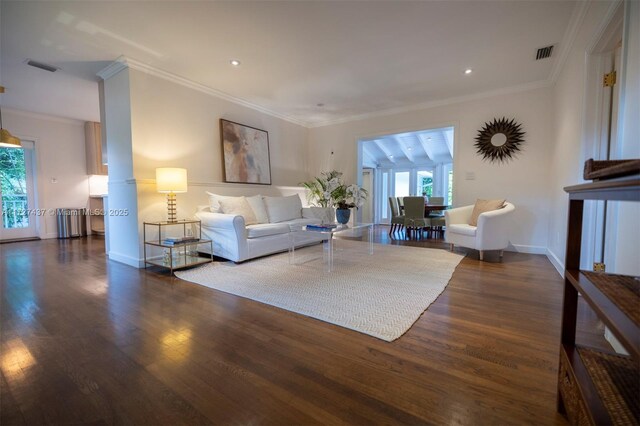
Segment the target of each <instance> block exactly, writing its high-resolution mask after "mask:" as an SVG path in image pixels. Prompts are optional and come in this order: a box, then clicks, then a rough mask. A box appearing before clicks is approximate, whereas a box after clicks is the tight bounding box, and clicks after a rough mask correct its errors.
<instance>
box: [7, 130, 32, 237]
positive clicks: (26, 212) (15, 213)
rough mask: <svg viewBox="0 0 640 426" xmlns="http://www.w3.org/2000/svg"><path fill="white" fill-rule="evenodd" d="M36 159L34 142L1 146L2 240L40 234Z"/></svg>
mask: <svg viewBox="0 0 640 426" xmlns="http://www.w3.org/2000/svg"><path fill="white" fill-rule="evenodd" d="M33 162H34V143H33V142H30V141H22V147H20V148H1V147H0V205H1V207H2V214H1V215H0V241H3V240H13V239H22V238H34V237H36V236H37V231H36V215H35V214H34V213H35V212H36V211H37V210H36V205H35V191H34V176H33Z"/></svg>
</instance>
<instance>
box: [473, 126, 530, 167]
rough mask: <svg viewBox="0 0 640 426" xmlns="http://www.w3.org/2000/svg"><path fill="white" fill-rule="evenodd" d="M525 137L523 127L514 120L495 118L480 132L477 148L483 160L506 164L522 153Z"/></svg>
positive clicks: (477, 138)
mask: <svg viewBox="0 0 640 426" xmlns="http://www.w3.org/2000/svg"><path fill="white" fill-rule="evenodd" d="M523 136H524V132H523V131H522V126H521V125H520V124H518V123H516V122H515V120H514V119H512V120H507V119H506V118H505V117H502V119H500V120H498V119H497V118H494V119H493V121H492V122H490V123H484V127H483V128H482V129H480V130H479V131H478V136H476V143H475V147H476V148H477V152H478V154H480V155H482V159H483V160H489V161H491V162H505V163H506V162H507V161H508V160H511V159H513V158H515V154H516V153H517V152H518V151H520V145H522V144H523V143H524V139H523Z"/></svg>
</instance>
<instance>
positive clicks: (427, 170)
mask: <svg viewBox="0 0 640 426" xmlns="http://www.w3.org/2000/svg"><path fill="white" fill-rule="evenodd" d="M453 147H454V128H453V127H451V126H448V127H440V128H431V129H425V130H419V131H412V132H403V133H395V134H388V135H381V136H376V137H370V138H366V139H360V140H359V150H360V152H361V155H359V158H360V164H359V169H360V170H362V172H363V179H362V184H364V183H365V179H364V172H365V171H367V170H371V171H372V174H373V177H374V179H373V191H370V194H369V197H370V198H372V199H373V206H372V215H373V216H372V220H371V221H372V222H374V223H378V224H388V223H389V221H390V218H391V210H390V207H389V198H390V197H394V198H397V197H406V196H410V195H418V196H420V195H423V196H426V197H442V198H443V199H444V200H445V202H446V204H447V205H452V204H453V154H454V149H453ZM364 213H365V212H363V220H364Z"/></svg>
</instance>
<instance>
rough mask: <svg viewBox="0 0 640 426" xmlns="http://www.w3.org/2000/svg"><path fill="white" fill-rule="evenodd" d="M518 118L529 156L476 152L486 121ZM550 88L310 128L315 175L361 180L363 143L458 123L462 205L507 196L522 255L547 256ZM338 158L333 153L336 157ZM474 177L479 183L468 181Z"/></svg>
mask: <svg viewBox="0 0 640 426" xmlns="http://www.w3.org/2000/svg"><path fill="white" fill-rule="evenodd" d="M503 116H506V117H510V118H515V119H516V121H517V122H519V123H521V124H522V126H523V130H524V131H525V132H526V135H525V141H526V142H525V144H524V152H522V153H521V154H519V155H518V157H517V159H515V160H512V161H510V162H508V163H506V164H497V163H488V162H486V161H482V159H481V157H480V156H478V155H477V154H476V148H475V147H474V146H473V144H474V142H475V141H474V138H475V136H476V135H477V132H478V130H479V129H480V128H481V127H482V126H483V125H484V123H485V122H487V121H490V120H492V119H493V118H502V117H503ZM552 123H553V115H552V96H551V89H550V88H539V89H533V90H527V91H521V92H516V93H511V94H504V95H500V96H493V97H487V98H485V99H481V100H473V101H467V102H459V103H456V104H452V105H446V106H438V107H433V108H428V109H423V110H419V111H411V112H406V113H401V114H395V115H389V116H379V117H372V118H369V119H363V120H358V121H353V122H348V123H341V124H336V125H330V126H324V127H317V128H312V129H310V130H309V172H310V174H312V175H316V174H318V173H320V172H322V171H326V170H331V169H336V170H341V171H344V173H345V178H346V179H347V180H348V181H355V180H356V178H357V176H356V174H357V170H356V164H357V155H358V153H357V141H358V140H359V139H360V138H364V137H371V136H377V135H383V134H391V133H398V132H404V131H412V130H423V129H428V128H435V127H443V126H450V125H453V126H454V127H455V143H454V152H455V155H454V169H453V170H454V204H455V205H456V206H462V205H468V204H472V203H474V202H475V200H476V198H506V199H507V200H509V201H510V202H512V203H514V204H515V205H516V213H515V217H514V220H515V222H516V223H517V224H518V226H514V229H513V235H512V238H511V241H512V243H513V245H514V246H515V249H517V250H520V251H526V252H534V253H544V251H545V248H546V247H547V228H548V214H549V211H548V187H549V185H550V183H551V181H550V180H549V176H548V173H547V172H546V170H547V165H548V159H549V140H550V138H551V135H552ZM332 151H333V152H334V154H333V155H331V152H332ZM467 172H473V173H475V180H465V174H466V173H467Z"/></svg>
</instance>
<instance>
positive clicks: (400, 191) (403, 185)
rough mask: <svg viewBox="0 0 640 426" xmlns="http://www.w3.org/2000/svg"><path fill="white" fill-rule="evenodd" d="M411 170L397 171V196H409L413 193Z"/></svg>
mask: <svg viewBox="0 0 640 426" xmlns="http://www.w3.org/2000/svg"><path fill="white" fill-rule="evenodd" d="M410 176H411V172H396V173H395V196H396V197H408V196H409V195H411V192H410V188H409V179H410Z"/></svg>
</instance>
